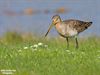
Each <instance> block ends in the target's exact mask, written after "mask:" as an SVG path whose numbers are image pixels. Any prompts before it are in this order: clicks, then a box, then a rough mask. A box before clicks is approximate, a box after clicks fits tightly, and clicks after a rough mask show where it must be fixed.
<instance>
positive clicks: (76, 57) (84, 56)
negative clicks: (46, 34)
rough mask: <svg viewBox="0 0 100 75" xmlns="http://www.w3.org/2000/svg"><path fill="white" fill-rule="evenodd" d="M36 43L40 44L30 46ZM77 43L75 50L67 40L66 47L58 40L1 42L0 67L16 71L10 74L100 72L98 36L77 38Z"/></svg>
mask: <svg viewBox="0 0 100 75" xmlns="http://www.w3.org/2000/svg"><path fill="white" fill-rule="evenodd" d="M39 42H42V43H43V45H42V46H39V47H38V48H33V47H32V46H34V44H37V43H39ZM45 44H46V45H48V47H44V45H45ZM79 44H80V47H79V49H75V48H74V41H71V42H70V48H69V49H67V48H66V42H65V41H64V40H61V39H54V40H41V39H40V40H35V41H31V42H30V41H26V42H25V41H24V42H17V43H6V42H5V43H3V42H1V43H0V70H2V69H5V70H8V69H11V70H12V69H13V70H16V72H14V75H100V39H99V38H87V39H81V40H80V41H79ZM25 47H27V48H25ZM0 75H2V73H0Z"/></svg>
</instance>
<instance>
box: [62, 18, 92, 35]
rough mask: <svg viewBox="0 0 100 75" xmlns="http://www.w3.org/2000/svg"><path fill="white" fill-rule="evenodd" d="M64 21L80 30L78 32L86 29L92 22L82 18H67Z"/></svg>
mask: <svg viewBox="0 0 100 75" xmlns="http://www.w3.org/2000/svg"><path fill="white" fill-rule="evenodd" d="M64 22H65V23H66V25H69V26H70V27H71V28H75V29H76V30H77V31H78V33H80V32H82V31H84V30H85V29H87V28H88V27H89V26H90V25H91V24H92V22H84V21H80V20H65V21H64Z"/></svg>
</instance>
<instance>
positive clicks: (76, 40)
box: [75, 36, 79, 48]
mask: <svg viewBox="0 0 100 75" xmlns="http://www.w3.org/2000/svg"><path fill="white" fill-rule="evenodd" d="M75 42H76V48H78V47H79V46H78V39H77V36H75Z"/></svg>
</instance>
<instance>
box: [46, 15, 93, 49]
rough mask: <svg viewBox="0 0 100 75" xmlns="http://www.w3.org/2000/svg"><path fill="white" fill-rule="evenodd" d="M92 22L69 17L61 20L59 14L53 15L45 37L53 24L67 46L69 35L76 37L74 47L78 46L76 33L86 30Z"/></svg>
mask: <svg viewBox="0 0 100 75" xmlns="http://www.w3.org/2000/svg"><path fill="white" fill-rule="evenodd" d="M91 24H92V22H84V21H80V20H75V19H70V20H64V21H62V20H61V18H60V16H59V15H54V16H53V17H52V24H51V25H50V27H49V29H48V31H47V33H46V34H45V37H46V36H47V34H48V33H49V31H50V29H51V28H52V27H53V26H55V28H56V30H57V32H58V33H59V34H60V35H61V36H62V37H64V38H66V40H67V47H68V46H69V41H68V38H69V37H75V39H76V48H78V41H77V37H76V36H77V35H78V34H79V33H80V32H83V31H84V30H86V29H87V28H88V27H89V26H91Z"/></svg>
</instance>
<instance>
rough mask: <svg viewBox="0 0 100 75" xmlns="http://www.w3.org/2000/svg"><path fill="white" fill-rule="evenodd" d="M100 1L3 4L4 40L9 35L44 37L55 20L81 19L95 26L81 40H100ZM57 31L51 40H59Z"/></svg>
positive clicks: (7, 0)
mask: <svg viewBox="0 0 100 75" xmlns="http://www.w3.org/2000/svg"><path fill="white" fill-rule="evenodd" d="M99 7H100V0H0V36H3V35H4V34H5V33H6V32H17V33H20V34H32V35H34V34H35V35H39V36H40V35H41V36H44V35H45V33H46V32H47V29H48V27H49V25H50V23H51V18H52V16H53V15H55V14H59V15H60V16H61V18H62V19H63V20H65V19H79V20H83V21H92V22H93V24H92V26H91V27H89V29H88V30H86V31H84V32H83V33H82V34H81V35H80V36H91V35H97V36H100V15H99V14H100V9H99ZM57 35H58V34H57V32H56V30H55V29H54V28H53V29H52V30H51V32H50V34H49V36H57Z"/></svg>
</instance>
